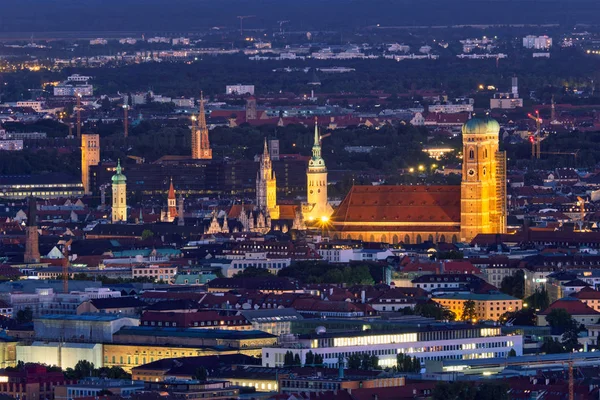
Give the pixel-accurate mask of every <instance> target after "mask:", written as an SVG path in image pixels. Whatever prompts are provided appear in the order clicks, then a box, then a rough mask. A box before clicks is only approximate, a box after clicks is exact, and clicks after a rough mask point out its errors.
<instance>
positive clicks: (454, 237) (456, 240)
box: [452, 235, 458, 243]
mask: <svg viewBox="0 0 600 400" xmlns="http://www.w3.org/2000/svg"><path fill="white" fill-rule="evenodd" d="M457 242H458V238H457V237H456V235H452V243H457Z"/></svg>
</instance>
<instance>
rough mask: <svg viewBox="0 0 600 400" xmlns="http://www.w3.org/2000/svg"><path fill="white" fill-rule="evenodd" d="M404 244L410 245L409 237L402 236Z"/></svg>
mask: <svg viewBox="0 0 600 400" xmlns="http://www.w3.org/2000/svg"><path fill="white" fill-rule="evenodd" d="M404 244H410V236H408V235H404Z"/></svg>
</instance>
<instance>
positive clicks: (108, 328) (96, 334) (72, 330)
mask: <svg viewBox="0 0 600 400" xmlns="http://www.w3.org/2000/svg"><path fill="white" fill-rule="evenodd" d="M139 323H140V320H139V319H138V318H133V317H123V316H120V315H115V314H82V315H60V314H55V315H44V316H40V317H37V318H34V320H33V328H34V331H35V337H36V339H43V340H64V341H76V342H88V343H111V342H112V341H113V335H114V334H115V333H116V332H118V331H119V330H120V329H121V328H124V327H134V326H138V325H139Z"/></svg>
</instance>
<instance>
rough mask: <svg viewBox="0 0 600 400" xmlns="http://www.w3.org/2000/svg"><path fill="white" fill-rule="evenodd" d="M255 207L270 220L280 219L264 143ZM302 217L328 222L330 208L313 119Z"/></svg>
mask: <svg viewBox="0 0 600 400" xmlns="http://www.w3.org/2000/svg"><path fill="white" fill-rule="evenodd" d="M256 206H257V208H258V209H260V210H264V211H266V212H268V214H269V216H270V217H271V219H274V220H276V219H279V216H280V211H279V206H278V205H277V178H276V176H275V171H273V163H272V161H271V157H270V155H269V149H268V147H267V141H266V140H265V146H264V149H263V154H262V156H261V159H260V166H259V170H258V173H257V175H256ZM301 212H302V217H303V218H304V220H305V221H321V222H322V223H323V222H327V221H329V217H330V216H331V214H332V213H333V209H332V207H331V205H329V202H328V201H327V167H326V166H325V160H323V157H322V156H321V137H320V136H319V128H318V126H317V121H316V119H315V133H314V143H313V147H312V157H311V158H310V160H309V162H308V169H307V170H306V202H305V203H302V210H301Z"/></svg>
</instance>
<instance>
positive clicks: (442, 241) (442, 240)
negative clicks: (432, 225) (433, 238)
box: [439, 235, 446, 243]
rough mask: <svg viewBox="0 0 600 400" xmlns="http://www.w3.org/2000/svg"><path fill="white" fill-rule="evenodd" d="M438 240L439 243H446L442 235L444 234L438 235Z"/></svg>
mask: <svg viewBox="0 0 600 400" xmlns="http://www.w3.org/2000/svg"><path fill="white" fill-rule="evenodd" d="M439 242H440V243H446V236H444V235H442V236H440V240H439Z"/></svg>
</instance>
